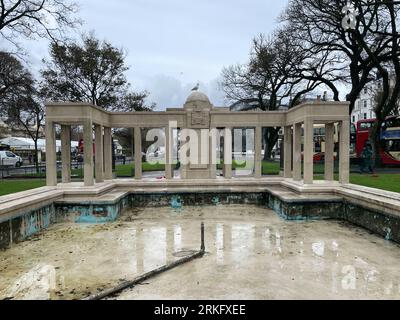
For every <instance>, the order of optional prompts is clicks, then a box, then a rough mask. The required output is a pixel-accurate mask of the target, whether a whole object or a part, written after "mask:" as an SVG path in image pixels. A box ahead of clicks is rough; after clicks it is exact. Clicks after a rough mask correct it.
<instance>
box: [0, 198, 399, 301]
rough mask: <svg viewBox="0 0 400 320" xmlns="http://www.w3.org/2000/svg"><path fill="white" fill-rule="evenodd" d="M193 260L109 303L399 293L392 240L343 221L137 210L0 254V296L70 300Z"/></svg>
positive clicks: (217, 210)
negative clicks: (193, 256)
mask: <svg viewBox="0 0 400 320" xmlns="http://www.w3.org/2000/svg"><path fill="white" fill-rule="evenodd" d="M201 222H204V223H205V225H206V251H207V254H206V255H205V256H204V257H203V258H202V259H198V260H195V261H192V262H189V263H188V264H186V265H183V266H180V267H178V268H176V269H174V270H171V271H168V272H167V273H165V274H162V275H160V276H157V277H155V278H153V279H150V280H147V281H146V282H145V283H143V284H142V285H139V286H137V287H135V288H132V289H129V290H126V291H124V292H122V293H121V294H120V295H118V297H116V298H117V299H400V272H398V271H399V262H400V246H399V245H396V244H394V243H391V242H387V241H385V240H383V239H380V238H379V237H377V236H375V235H372V234H369V233H368V232H366V231H364V230H362V229H359V228H356V227H354V226H351V225H349V224H346V223H341V222H335V221H315V222H287V221H284V220H282V219H281V218H280V217H278V216H277V215H276V214H275V213H274V212H272V211H270V210H268V209H266V208H262V207H257V206H248V205H229V206H222V205H221V206H218V205H217V206H209V207H184V208H183V209H181V210H174V209H172V208H141V209H135V210H134V211H132V212H130V213H128V214H125V215H124V216H123V217H121V219H120V220H119V221H117V222H115V223H109V224H99V225H77V224H58V225H55V226H52V227H51V228H50V229H49V230H48V231H46V232H44V233H42V234H41V235H38V236H37V237H34V238H32V239H30V240H29V241H26V242H24V243H21V244H18V245H15V246H13V247H12V248H11V249H8V250H6V251H0V299H10V298H13V299H79V298H83V297H85V296H88V295H90V294H94V293H96V292H99V291H101V290H103V289H106V288H110V287H113V286H115V285H117V284H119V283H120V282H122V281H125V280H131V279H133V278H135V277H136V276H139V275H141V274H143V273H145V272H148V271H150V270H152V269H155V268H157V267H160V266H162V265H165V264H166V263H168V262H172V261H175V260H177V259H179V258H180V257H182V256H184V255H185V252H189V253H191V250H198V249H199V248H200V224H201Z"/></svg>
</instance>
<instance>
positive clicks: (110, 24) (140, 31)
mask: <svg viewBox="0 0 400 320" xmlns="http://www.w3.org/2000/svg"><path fill="white" fill-rule="evenodd" d="M75 1H76V2H77V3H78V4H79V6H80V11H79V16H80V17H81V18H82V19H83V20H84V21H85V23H84V25H83V27H82V31H95V34H96V36H97V37H99V38H100V39H106V40H107V41H110V42H111V43H112V44H113V45H115V46H117V47H121V48H123V49H125V50H126V51H127V64H128V65H129V66H130V67H131V69H130V71H129V72H128V80H129V81H130V82H131V83H132V85H133V86H134V88H135V89H138V90H148V91H149V92H150V93H151V96H150V100H151V101H154V102H156V103H157V105H158V109H160V110H162V109H165V108H166V107H174V106H181V105H182V104H183V103H184V101H185V99H186V97H187V96H188V94H189V93H190V89H191V88H192V87H193V86H194V85H195V84H196V82H197V81H200V83H201V84H202V86H201V91H203V92H205V93H207V94H208V95H209V97H210V99H211V102H212V103H213V104H214V105H223V104H224V101H223V94H222V93H221V92H220V91H219V90H218V86H217V83H218V77H219V76H220V74H221V70H222V68H223V67H224V66H228V65H231V64H235V63H244V62H246V61H247V58H248V54H249V50H250V46H251V40H252V38H253V37H254V36H255V35H256V34H258V33H269V32H271V31H273V30H274V28H275V27H276V26H277V24H278V22H277V18H278V16H279V14H280V13H281V11H282V9H283V8H284V6H285V5H286V3H287V1H286V0H197V1H194V0H112V1H109V0H75ZM24 45H25V47H27V48H28V52H30V57H29V58H30V61H31V63H32V66H33V67H34V68H35V69H39V68H40V67H41V62H40V61H41V59H42V58H43V57H44V56H47V55H48V43H47V41H44V40H43V41H39V42H29V43H26V44H24Z"/></svg>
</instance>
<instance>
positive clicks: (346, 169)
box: [339, 120, 350, 184]
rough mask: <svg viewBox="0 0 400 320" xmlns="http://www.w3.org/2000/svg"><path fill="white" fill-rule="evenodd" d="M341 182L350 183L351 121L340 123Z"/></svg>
mask: <svg viewBox="0 0 400 320" xmlns="http://www.w3.org/2000/svg"><path fill="white" fill-rule="evenodd" d="M339 182H340V183H342V184H348V183H349V182H350V120H344V121H342V122H341V123H340V142H339Z"/></svg>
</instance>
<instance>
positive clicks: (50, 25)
mask: <svg viewBox="0 0 400 320" xmlns="http://www.w3.org/2000/svg"><path fill="white" fill-rule="evenodd" d="M76 12H77V5H76V4H75V3H73V2H71V1H69V0H0V36H1V38H3V39H5V40H6V41H8V42H9V43H11V44H12V45H13V46H14V47H15V48H16V49H17V52H20V50H21V47H20V45H19V42H18V41H19V39H20V37H21V36H22V37H24V38H27V39H35V38H37V37H40V38H49V39H51V40H53V41H58V40H60V39H62V38H64V36H65V31H66V30H68V29H69V28H74V27H76V26H77V25H79V24H80V20H78V19H77V18H75V17H74V16H75V13H76Z"/></svg>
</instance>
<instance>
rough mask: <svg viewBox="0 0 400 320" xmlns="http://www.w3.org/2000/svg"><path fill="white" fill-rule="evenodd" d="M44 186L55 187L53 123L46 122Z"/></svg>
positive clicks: (54, 132)
mask: <svg viewBox="0 0 400 320" xmlns="http://www.w3.org/2000/svg"><path fill="white" fill-rule="evenodd" d="M45 130H46V133H45V134H46V184H47V186H49V187H54V186H56V185H57V147H56V131H55V128H54V123H53V122H52V121H48V120H46V129H45Z"/></svg>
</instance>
